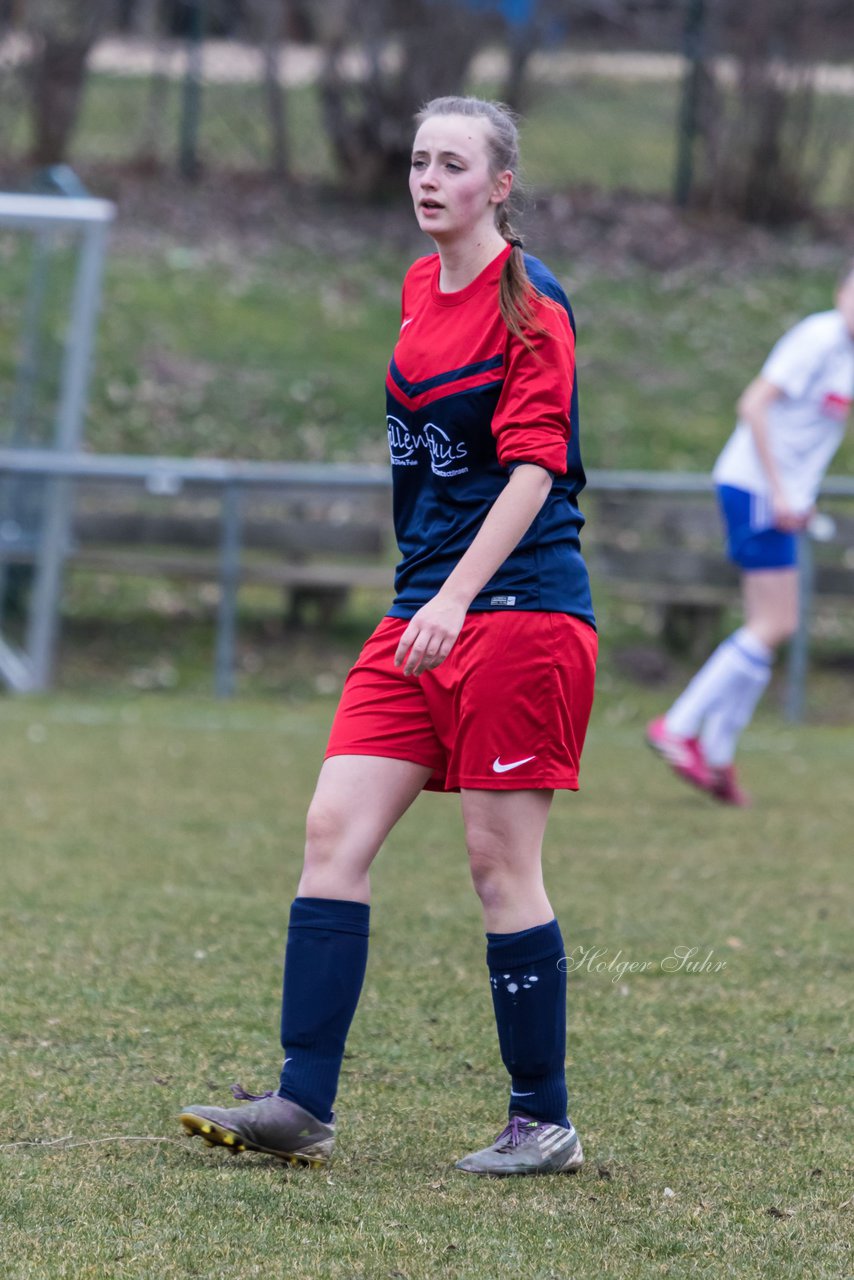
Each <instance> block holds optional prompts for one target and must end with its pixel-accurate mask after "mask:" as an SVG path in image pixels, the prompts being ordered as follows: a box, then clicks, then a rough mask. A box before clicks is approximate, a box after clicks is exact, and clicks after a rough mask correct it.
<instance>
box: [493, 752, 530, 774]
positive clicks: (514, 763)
mask: <svg viewBox="0 0 854 1280" xmlns="http://www.w3.org/2000/svg"><path fill="white" fill-rule="evenodd" d="M536 758H537V757H536V756H525V759H524V760H511V761H510V763H509V764H502V763H501V756H496V757H495V759H494V760H493V762H492V772H493V773H506V772H507V771H508V769H518V768H519V765H520V764H528V763H529V762H530V761H531V760H536Z"/></svg>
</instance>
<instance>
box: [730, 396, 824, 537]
mask: <svg viewBox="0 0 854 1280" xmlns="http://www.w3.org/2000/svg"><path fill="white" fill-rule="evenodd" d="M782 394H783V392H782V391H781V390H780V388H779V387H778V386H775V384H774V383H773V382H769V381H768V379H767V378H763V377H762V376H761V375H760V377H758V378H754V380H753V382H751V383H750V385H749V386H748V387H747V389H746V390H745V391H744V392H743V393H742V396H741V398H740V400H739V402H738V415H739V417H740V418H742V419H743V420H744V421H745V422H746V423H747V425H748V426H749V427H750V431H751V433H752V435H753V443H754V444H755V445H756V452H757V453H758V455H759V461H760V462H761V463H762V467H763V469H764V471H765V474H766V475H767V477H768V483H769V485H770V487H771V502H772V504H773V507H774V524H775V526H776V527H777V528H778V529H783V530H786V531H787V532H795V531H797V530H798V529H803V528H804V526H805V525H806V522H807V520H808V518H809V516H808V514H799V513H797V512H795V511H793V510H792V508H791V506H790V505H789V499H788V497H787V496H786V491H785V489H784V488H783V484H782V481H781V480H780V473H779V471H778V470H777V464H776V462H775V461H774V455H773V454H772V452H771V443H770V439H769V427H768V410H769V408H770V407H771V405H772V404H773V403H774V401H775V400H778V399H779V398H780V396H781V395H782Z"/></svg>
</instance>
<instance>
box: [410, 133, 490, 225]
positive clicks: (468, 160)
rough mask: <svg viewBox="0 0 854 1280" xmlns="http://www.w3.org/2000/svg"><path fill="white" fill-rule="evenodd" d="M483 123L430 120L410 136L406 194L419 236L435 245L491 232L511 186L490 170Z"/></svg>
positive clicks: (486, 134)
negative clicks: (410, 156)
mask: <svg viewBox="0 0 854 1280" xmlns="http://www.w3.org/2000/svg"><path fill="white" fill-rule="evenodd" d="M488 130H489V123H488V121H486V120H484V119H482V118H480V117H474V118H469V117H468V116H430V118H429V119H428V120H425V121H424V123H423V124H422V126H421V128H420V129H419V130H418V132H417V134H416V135H415V141H414V142H413V144H412V168H411V169H410V171H409V190H410V193H411V195H412V202H413V204H414V205H415V216H416V217H417V219H418V225H419V226H420V228H421V230H422V231H426V232H427V234H428V235H429V236H432V237H433V239H434V240H436V241H438V242H440V243H441V242H443V241H445V242H448V241H451V240H462V239H466V238H468V237H469V236H474V237H477V236H479V235H481V234H482V233H484V232H486V231H488V230H489V229H490V228H492V229H494V227H495V210H496V206H497V205H498V204H500V203H501V201H502V200H506V199H507V196H508V195H509V194H510V187H511V186H512V184H513V175H512V173H510V172H509V171H507V172H505V173H501V174H498V175H495V174H493V173H492V172H491V170H490V165H489V147H488V143H487V136H488Z"/></svg>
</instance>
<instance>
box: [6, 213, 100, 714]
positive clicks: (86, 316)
mask: <svg viewBox="0 0 854 1280" xmlns="http://www.w3.org/2000/svg"><path fill="white" fill-rule="evenodd" d="M114 217H115V205H113V204H112V203H111V202H110V201H108V200H97V199H93V198H88V197H86V198H79V197H67V196H53V195H17V194H7V193H0V229H4V228H10V227H11V228H13V229H15V230H20V231H22V232H33V233H35V234H39V233H41V234H42V235H44V234H45V233H47V232H49V231H51V230H57V231H69V230H70V231H73V232H76V233H77V236H78V238H79V248H78V249H77V265H76V271H75V276H74V284H73V290H72V296H71V304H70V308H69V311H68V319H67V323H66V326H65V334H64V341H63V354H62V372H61V378H60V385H59V395H58V398H57V404H56V411H55V414H54V422H53V446H52V447H53V450H54V451H55V452H56V453H57V454H58V455H59V454H68V453H77V452H78V451H79V449H80V443H81V439H82V432H83V419H84V414H85V409H86V402H87V398H88V390H89V372H90V366H91V361H92V350H93V345H94V339H95V329H96V324H97V317H98V308H99V306H100V298H101V281H102V277H103V267H104V259H105V256H106V246H107V234H108V231H109V226H110V223H111V222H112V221H113V219H114ZM68 483H69V482H68V480H67V479H64V478H63V477H61V476H51V477H50V478H48V479H47V480H46V482H45V494H44V502H43V504H42V512H41V517H40V522H39V523H40V527H39V529H38V531H37V537H36V543H35V547H34V549H33V565H34V571H35V572H34V577H33V583H32V589H31V592H30V598H29V602H28V608H27V619H26V633H25V638H24V642H23V647H22V648H18V647H16V646H15V645H14V644H12V643H11V641H9V640H8V639H7V637H5V636H4V635H3V632H2V618H0V679H2V680H3V681H4V682H5V683H6V684H7V685H8V687H9V688H10V689H12V690H13V691H14V692H16V693H31V692H36V691H38V690H41V689H47V688H48V687H49V686H50V683H51V677H52V673H53V664H54V658H55V649H56V638H57V631H58V611H59V600H60V592H61V588H62V575H63V568H64V562H65V555H66V549H67V544H68V533H69V519H70V504H69V491H68ZM10 524H11V522H9V521H6V520H5V519H4V513H3V512H2V511H0V569H2V566H3V563H4V562H5V560H6V558H7V556H9V554H10V553H14V549H15V539H16V532H15V529H14V527H11V528H10V527H8V526H9V525H10ZM0 576H2V574H0Z"/></svg>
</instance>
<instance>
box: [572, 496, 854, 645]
mask: <svg viewBox="0 0 854 1280" xmlns="http://www.w3.org/2000/svg"><path fill="white" fill-rule="evenodd" d="M583 505H584V511H585V515H586V516H587V519H588V523H587V526H586V528H585V530H584V533H583V547H584V554H585V557H586V559H587V561H588V564H589V566H590V572H591V577H592V580H593V588H594V593H595V591H596V587H597V584H598V583H601V587H602V590H603V592H605V593H607V594H609V595H610V596H612V597H617V598H619V599H624V600H632V601H637V602H638V603H641V604H644V605H648V606H650V608H652V609H654V610H655V612H656V615H657V619H658V632H659V635H660V637H661V639H662V640H663V642H664V643H665V644H666V645H667V646H668V647H669V648H670V649H671V650H673V651H674V652H682V653H686V654H690V655H691V656H692V657H700V656H703V655H704V654H705V653H707V652H708V651H709V649H710V648H711V647H712V645H713V644H714V642H715V640H716V638H717V636H718V634H719V632H720V629H721V622H722V615H723V613H724V611H725V610H726V609H727V608H730V607H732V606H736V605H738V603H739V573H738V569H737V568H736V567H735V566H734V565H733V564H731V563H730V561H729V560H728V559H727V558H726V555H725V552H724V546H723V534H722V526H721V520H720V516H719V514H718V509H717V502H716V500H715V496H714V494H713V493H712V492H711V491H707V492H698V493H692V494H679V493H656V492H643V491H639V492H633V491H602V490H597V489H596V488H595V486H592V487H591V488H590V489H589V490H588V491H587V492H586V493H585V494H584V504H583ZM821 509H822V512H823V513H826V514H828V515H830V516H831V517H832V518H833V521H834V524H835V533H834V536H833V538H832V539H831V540H829V541H827V542H818V541H814V540H812V539H811V540H810V545H811V550H812V559H813V567H814V572H813V582H812V594H813V606H814V609H820V608H823V607H825V606H827V607H831V608H834V607H838V606H841V605H843V604H848V605H849V606H850V604H851V603H852V602H854V512H852V504H851V503H850V501H849V502H847V503H846V502H845V501H844V500H841V499H833V498H829V499H827V500H824V501H822V503H821Z"/></svg>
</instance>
